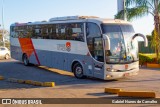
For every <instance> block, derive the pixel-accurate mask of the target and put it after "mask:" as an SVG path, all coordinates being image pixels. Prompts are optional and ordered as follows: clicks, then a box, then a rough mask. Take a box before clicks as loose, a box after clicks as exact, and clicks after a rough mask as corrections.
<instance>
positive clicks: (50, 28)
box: [12, 23, 84, 42]
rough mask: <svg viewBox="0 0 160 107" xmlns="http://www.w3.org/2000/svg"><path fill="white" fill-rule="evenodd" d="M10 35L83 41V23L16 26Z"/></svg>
mask: <svg viewBox="0 0 160 107" xmlns="http://www.w3.org/2000/svg"><path fill="white" fill-rule="evenodd" d="M12 37H19V38H38V39H58V40H76V41H82V42H84V27H83V23H69V24H67V23H65V24H48V25H27V26H16V27H14V33H13V32H12Z"/></svg>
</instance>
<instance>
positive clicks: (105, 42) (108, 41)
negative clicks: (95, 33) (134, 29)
mask: <svg viewBox="0 0 160 107" xmlns="http://www.w3.org/2000/svg"><path fill="white" fill-rule="evenodd" d="M103 39H104V44H105V50H106V51H109V50H110V48H111V47H110V46H111V44H110V38H109V37H108V36H107V35H103Z"/></svg>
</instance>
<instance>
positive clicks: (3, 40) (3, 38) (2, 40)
mask: <svg viewBox="0 0 160 107" xmlns="http://www.w3.org/2000/svg"><path fill="white" fill-rule="evenodd" d="M4 33H5V32H4V0H2V41H3V46H4V47H5V39H4Z"/></svg>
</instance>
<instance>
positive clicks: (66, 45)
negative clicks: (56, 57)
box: [57, 42, 71, 52]
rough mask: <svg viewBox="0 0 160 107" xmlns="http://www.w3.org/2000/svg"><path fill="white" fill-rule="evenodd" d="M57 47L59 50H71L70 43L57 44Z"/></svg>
mask: <svg viewBox="0 0 160 107" xmlns="http://www.w3.org/2000/svg"><path fill="white" fill-rule="evenodd" d="M57 49H58V50H61V51H68V52H70V51H71V43H70V42H66V44H57Z"/></svg>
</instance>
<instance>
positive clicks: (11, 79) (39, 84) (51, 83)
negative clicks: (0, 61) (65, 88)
mask: <svg viewBox="0 0 160 107" xmlns="http://www.w3.org/2000/svg"><path fill="white" fill-rule="evenodd" d="M0 77H1V76H0ZM7 81H9V82H13V83H19V84H28V85H34V86H42V87H54V86H55V83H54V82H39V81H32V80H22V79H16V78H8V79H7Z"/></svg>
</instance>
